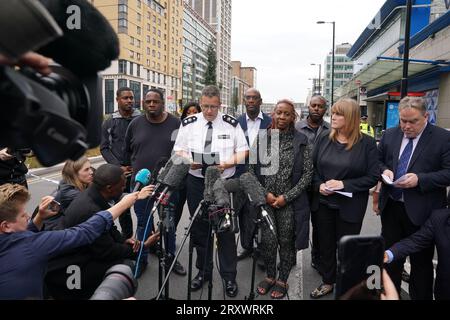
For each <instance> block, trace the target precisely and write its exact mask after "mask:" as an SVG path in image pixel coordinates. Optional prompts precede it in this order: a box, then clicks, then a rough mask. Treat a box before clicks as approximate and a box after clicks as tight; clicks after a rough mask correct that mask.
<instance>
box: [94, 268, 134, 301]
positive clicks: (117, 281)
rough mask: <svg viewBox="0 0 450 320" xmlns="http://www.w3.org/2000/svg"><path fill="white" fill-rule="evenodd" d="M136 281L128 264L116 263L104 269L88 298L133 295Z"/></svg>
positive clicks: (120, 297)
mask: <svg viewBox="0 0 450 320" xmlns="http://www.w3.org/2000/svg"><path fill="white" fill-rule="evenodd" d="M137 287H138V282H137V280H136V278H135V277H134V276H133V271H131V268H130V266H129V265H126V264H117V265H115V266H112V267H111V268H109V269H108V271H106V274H105V278H104V280H103V282H102V283H101V284H100V285H99V286H98V288H97V290H95V292H94V294H93V295H92V297H91V299H90V300H123V299H127V298H130V297H132V296H134V294H135V293H136V290H137Z"/></svg>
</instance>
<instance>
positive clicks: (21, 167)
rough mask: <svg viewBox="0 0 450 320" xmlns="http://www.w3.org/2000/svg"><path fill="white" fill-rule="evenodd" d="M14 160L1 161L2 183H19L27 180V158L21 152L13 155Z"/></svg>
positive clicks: (0, 178) (0, 175)
mask: <svg viewBox="0 0 450 320" xmlns="http://www.w3.org/2000/svg"><path fill="white" fill-rule="evenodd" d="M12 155H13V156H14V158H12V159H9V160H0V182H1V183H8V182H10V183H11V182H12V183H18V181H19V180H25V174H26V173H27V172H28V168H27V166H26V165H25V159H26V158H25V156H23V155H22V154H21V153H20V152H16V153H15V154H12Z"/></svg>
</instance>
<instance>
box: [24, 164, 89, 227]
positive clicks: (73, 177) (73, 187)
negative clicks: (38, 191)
mask: <svg viewBox="0 0 450 320" xmlns="http://www.w3.org/2000/svg"><path fill="white" fill-rule="evenodd" d="M61 175H62V179H61V181H60V182H59V185H58V189H57V190H56V193H55V199H54V200H55V202H56V203H58V204H59V208H58V211H59V213H58V214H57V215H55V216H53V217H51V218H49V219H47V220H45V221H44V226H43V230H61V229H63V218H64V211H65V210H66V209H67V208H68V207H69V205H70V203H71V202H72V200H73V199H75V198H76V197H77V196H78V195H79V194H80V193H81V192H82V191H84V190H85V189H86V188H87V187H88V186H89V184H90V183H91V182H92V178H93V169H92V167H91V162H90V161H89V159H88V158H87V157H85V156H83V157H81V158H80V159H78V160H76V161H72V160H67V161H66V163H65V164H64V167H63V169H62V172H61ZM37 209H38V208H36V209H35V210H34V212H33V215H32V217H34V216H35V215H36V214H37V212H38V210H37Z"/></svg>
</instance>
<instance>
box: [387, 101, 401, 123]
mask: <svg viewBox="0 0 450 320" xmlns="http://www.w3.org/2000/svg"><path fill="white" fill-rule="evenodd" d="M398 104H399V102H398V101H387V102H386V129H389V128H394V127H398V124H399V123H400V116H399V114H398Z"/></svg>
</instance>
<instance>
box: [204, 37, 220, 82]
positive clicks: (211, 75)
mask: <svg viewBox="0 0 450 320" xmlns="http://www.w3.org/2000/svg"><path fill="white" fill-rule="evenodd" d="M207 57H208V62H207V66H206V71H205V83H204V84H205V86H208V85H216V84H217V74H216V67H217V57H216V50H215V48H214V46H213V45H210V46H209V47H208V52H207Z"/></svg>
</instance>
